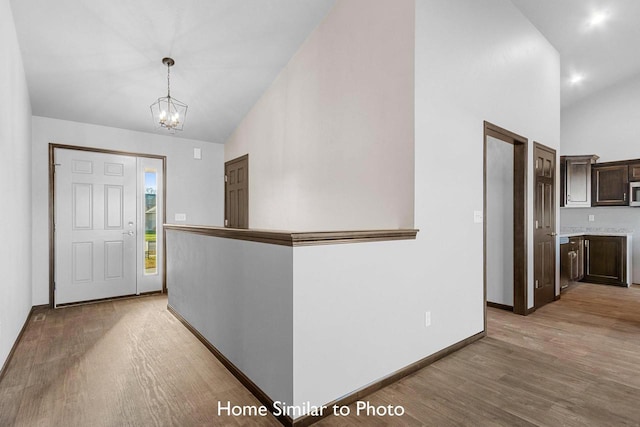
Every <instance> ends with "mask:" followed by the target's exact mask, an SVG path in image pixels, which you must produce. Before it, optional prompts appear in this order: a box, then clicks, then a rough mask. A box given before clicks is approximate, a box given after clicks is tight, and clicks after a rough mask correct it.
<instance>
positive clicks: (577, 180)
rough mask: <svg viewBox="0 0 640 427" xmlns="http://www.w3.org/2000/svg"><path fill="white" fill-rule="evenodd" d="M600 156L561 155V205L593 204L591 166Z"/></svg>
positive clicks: (582, 205)
mask: <svg viewBox="0 0 640 427" xmlns="http://www.w3.org/2000/svg"><path fill="white" fill-rule="evenodd" d="M596 160H598V156H596V155H591V156H561V157H560V183H561V185H560V193H561V194H560V206H563V207H573V208H578V207H581V208H585V207H590V206H591V167H592V165H593V164H594V163H595V162H596Z"/></svg>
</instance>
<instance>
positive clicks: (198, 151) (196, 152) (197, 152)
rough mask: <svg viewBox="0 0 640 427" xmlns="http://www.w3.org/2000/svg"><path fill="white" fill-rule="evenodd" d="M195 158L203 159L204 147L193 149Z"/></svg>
mask: <svg viewBox="0 0 640 427" xmlns="http://www.w3.org/2000/svg"><path fill="white" fill-rule="evenodd" d="M193 158H194V159H196V160H202V149H201V148H194V149H193Z"/></svg>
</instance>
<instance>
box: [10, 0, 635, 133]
mask: <svg viewBox="0 0 640 427" xmlns="http://www.w3.org/2000/svg"><path fill="white" fill-rule="evenodd" d="M512 1H513V3H514V4H515V5H516V7H518V8H519V9H520V10H521V11H522V12H523V14H524V15H525V16H527V17H528V18H529V19H530V20H531V21H532V22H533V24H534V25H535V26H536V27H537V28H538V29H539V30H540V32H541V33H542V34H543V35H544V36H545V37H546V38H547V39H548V40H549V41H550V42H551V43H552V44H553V45H554V46H555V48H556V49H557V50H558V51H559V52H560V55H561V62H562V105H563V107H566V106H568V105H570V104H572V103H574V102H576V101H577V100H579V99H581V98H583V97H585V96H587V95H589V94H592V93H594V92H597V91H599V90H602V89H604V88H606V87H608V86H610V85H612V84H615V83H617V82H620V81H622V80H625V79H628V78H630V77H632V76H635V75H637V74H639V73H640V55H638V46H640V25H639V22H638V21H639V19H640V1H639V0H589V1H587V0H512ZM334 2H335V0H183V1H169V0H135V1H131V0H109V1H107V0H56V1H51V0H11V5H12V9H13V15H14V20H15V22H16V28H17V32H18V40H19V43H20V48H21V50H22V54H23V60H24V64H25V71H26V74H27V82H28V85H29V92H30V96H31V105H32V109H33V114H34V115H38V116H45V117H53V118H60V119H66V120H73V121H79V122H84V123H93V124H100V125H105V126H113V127H120V128H125V129H133V130H139V131H143V132H150V131H155V132H161V133H165V132H164V131H163V130H155V129H154V126H153V123H152V120H151V113H150V111H149V105H150V104H151V103H152V102H154V101H155V100H156V99H157V98H158V97H160V96H164V95H165V94H166V67H165V66H163V65H162V63H161V59H162V58H163V57H165V56H171V57H173V58H174V59H175V61H176V65H175V67H173V68H172V70H171V91H172V95H173V96H175V97H176V98H177V99H179V100H181V101H183V102H185V103H187V104H189V112H188V115H187V119H186V121H185V130H184V131H183V132H182V133H178V135H179V136H184V137H186V138H194V139H200V140H205V141H212V142H224V141H226V139H227V137H228V136H229V135H230V134H231V133H232V132H233V130H234V129H235V128H236V127H237V126H238V124H239V123H240V121H241V120H242V119H243V118H244V116H245V115H246V114H247V112H248V111H249V109H250V108H251V107H252V106H253V104H254V103H255V102H256V101H257V100H258V99H259V97H260V96H261V95H262V93H264V91H265V90H266V89H267V88H268V87H269V86H270V84H271V83H272V82H273V80H274V79H275V77H276V76H277V75H278V73H279V72H280V70H281V69H282V68H283V67H284V65H285V64H286V63H287V62H288V61H289V59H290V58H291V57H292V56H293V54H294V53H295V52H296V51H297V50H298V48H299V47H300V45H301V44H302V42H303V41H304V40H305V39H306V38H307V36H308V35H309V34H310V33H311V32H312V31H313V29H314V28H315V27H316V26H317V25H318V24H319V23H320V21H321V20H322V19H323V18H324V16H325V15H326V14H327V13H328V11H329V9H330V8H331V7H332V5H333V4H334ZM594 10H606V11H607V12H608V13H609V16H610V19H609V20H608V21H607V22H605V23H604V24H603V26H602V27H599V28H590V27H589V26H588V25H587V21H588V19H589V16H590V14H591V13H592V11H594ZM574 72H578V73H581V74H583V75H584V81H583V82H582V83H580V84H579V85H575V86H572V85H570V84H569V83H568V81H569V78H570V75H571V74H572V73H574Z"/></svg>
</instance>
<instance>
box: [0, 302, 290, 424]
mask: <svg viewBox="0 0 640 427" xmlns="http://www.w3.org/2000/svg"><path fill="white" fill-rule="evenodd" d="M227 400H229V401H231V402H233V403H235V404H239V405H253V406H260V402H259V401H258V400H257V399H256V398H254V397H253V395H252V394H251V393H249V391H247V390H246V389H245V388H244V386H242V384H240V383H239V382H238V381H237V380H236V379H235V377H233V375H231V374H230V373H229V372H228V371H227V370H226V369H225V368H224V366H223V365H222V364H221V363H220V362H218V360H217V359H216V358H215V357H214V356H213V355H212V354H211V353H210V352H209V350H207V349H206V348H205V347H204V346H203V345H202V344H201V343H200V342H199V341H198V340H197V339H196V338H195V337H194V336H193V335H192V334H191V332H189V331H188V330H187V329H186V328H185V327H184V326H183V325H182V324H181V323H180V322H179V321H178V320H177V319H176V318H175V317H174V316H173V315H171V314H170V313H169V312H168V311H167V298H166V296H150V297H142V298H137V299H127V300H118V301H110V302H104V303H99V304H92V305H85V306H79V307H70V308H64V309H60V310H55V311H54V310H49V309H46V310H42V311H40V312H38V313H34V316H33V317H32V319H31V322H30V323H29V325H28V326H27V328H26V330H25V333H24V335H23V338H22V341H21V342H20V343H19V345H18V348H17V349H16V354H15V356H14V358H13V359H12V361H11V363H10V365H9V367H8V369H7V372H6V375H5V377H4V378H3V380H2V382H0V426H69V427H71V426H125V425H127V426H154V425H155V426H165V425H167V426H168V425H174V426H202V425H216V424H217V425H230V426H232V425H243V426H244V425H248V426H280V423H279V422H278V421H277V420H276V419H275V418H274V417H273V416H271V415H268V416H267V417H265V418H250V417H237V418H236V417H226V416H225V417H224V418H223V419H220V418H218V417H217V409H218V408H217V406H216V405H217V402H218V401H222V402H226V401H227ZM216 421H218V422H217V423H216Z"/></svg>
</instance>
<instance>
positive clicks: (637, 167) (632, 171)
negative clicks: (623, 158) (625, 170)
mask: <svg viewBox="0 0 640 427" xmlns="http://www.w3.org/2000/svg"><path fill="white" fill-rule="evenodd" d="M629 181H631V182H634V181H640V163H631V164H630V165H629Z"/></svg>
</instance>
